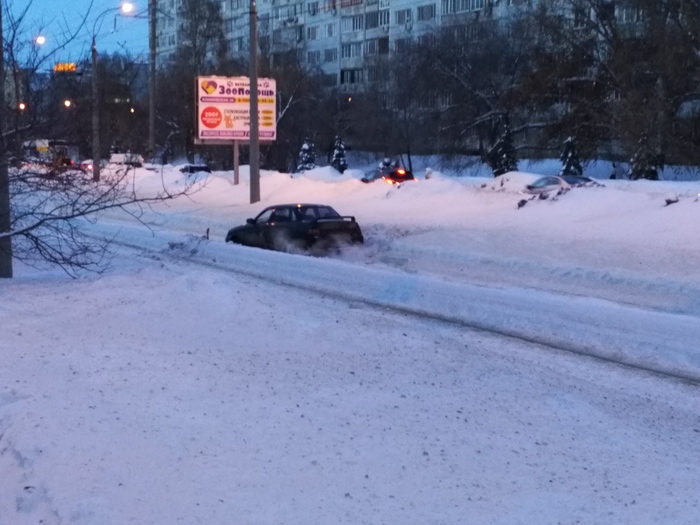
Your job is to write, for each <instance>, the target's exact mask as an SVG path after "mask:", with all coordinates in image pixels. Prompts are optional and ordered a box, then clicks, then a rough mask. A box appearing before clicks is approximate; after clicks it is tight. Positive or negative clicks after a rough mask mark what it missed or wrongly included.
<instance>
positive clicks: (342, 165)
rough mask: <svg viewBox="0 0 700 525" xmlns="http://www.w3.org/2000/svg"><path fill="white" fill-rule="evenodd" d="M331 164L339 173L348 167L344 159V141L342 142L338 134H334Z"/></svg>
mask: <svg viewBox="0 0 700 525" xmlns="http://www.w3.org/2000/svg"><path fill="white" fill-rule="evenodd" d="M331 166H333V167H334V168H335V169H336V170H338V171H339V172H340V173H343V172H344V171H345V170H346V169H347V167H348V161H347V160H346V159H345V143H344V142H343V139H341V138H340V135H336V136H335V142H334V143H333V156H332V158H331Z"/></svg>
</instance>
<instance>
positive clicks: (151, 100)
mask: <svg viewBox="0 0 700 525" xmlns="http://www.w3.org/2000/svg"><path fill="white" fill-rule="evenodd" d="M148 29H149V38H148V44H149V48H150V49H149V51H150V60H149V65H148V67H149V71H148V157H149V159H148V160H150V161H151V162H153V155H154V154H155V150H156V0H148Z"/></svg>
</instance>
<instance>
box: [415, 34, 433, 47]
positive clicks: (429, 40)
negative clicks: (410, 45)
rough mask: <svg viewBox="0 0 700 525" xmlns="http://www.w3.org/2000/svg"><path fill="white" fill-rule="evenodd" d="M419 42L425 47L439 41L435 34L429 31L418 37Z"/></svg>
mask: <svg viewBox="0 0 700 525" xmlns="http://www.w3.org/2000/svg"><path fill="white" fill-rule="evenodd" d="M418 43H419V44H420V45H421V46H423V47H433V46H435V44H436V43H437V40H436V38H435V35H433V34H432V33H428V34H427V35H421V36H419V37H418Z"/></svg>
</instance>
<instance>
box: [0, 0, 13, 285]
mask: <svg viewBox="0 0 700 525" xmlns="http://www.w3.org/2000/svg"><path fill="white" fill-rule="evenodd" d="M4 42H5V40H4V34H3V29H2V5H0V43H4ZM0 109H1V111H0V235H2V234H3V233H10V226H11V214H10V173H9V170H8V166H7V144H6V142H5V138H4V135H3V134H4V131H5V53H4V49H0ZM0 278H8V279H10V278H12V237H10V236H7V237H0Z"/></svg>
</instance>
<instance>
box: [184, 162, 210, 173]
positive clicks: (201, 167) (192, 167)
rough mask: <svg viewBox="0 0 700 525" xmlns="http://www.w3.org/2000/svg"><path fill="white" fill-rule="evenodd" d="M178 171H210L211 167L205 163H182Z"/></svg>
mask: <svg viewBox="0 0 700 525" xmlns="http://www.w3.org/2000/svg"><path fill="white" fill-rule="evenodd" d="M180 171H181V172H182V173H199V172H201V171H203V172H205V173H211V168H210V167H209V166H207V165H206V164H183V165H182V166H181V167H180Z"/></svg>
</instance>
